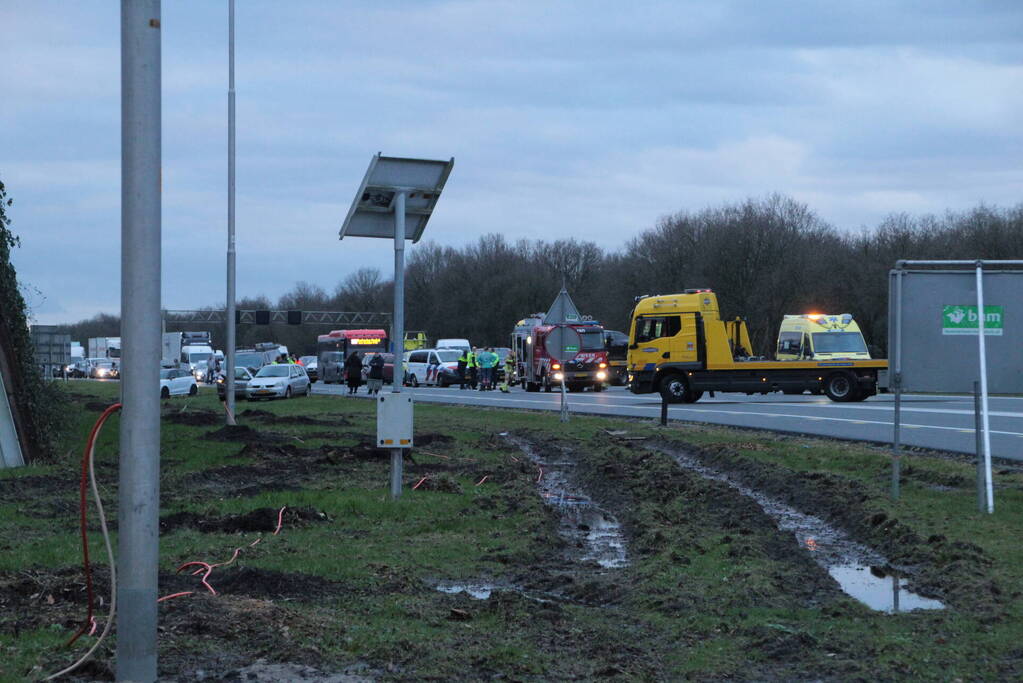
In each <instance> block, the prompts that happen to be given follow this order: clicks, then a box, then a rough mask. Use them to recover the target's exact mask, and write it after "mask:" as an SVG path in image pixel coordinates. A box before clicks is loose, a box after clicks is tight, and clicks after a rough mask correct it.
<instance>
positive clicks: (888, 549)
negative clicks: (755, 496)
mask: <svg viewBox="0 0 1023 683" xmlns="http://www.w3.org/2000/svg"><path fill="white" fill-rule="evenodd" d="M666 445H668V446H670V447H676V448H677V447H678V444H666ZM687 452H688V453H689V454H690V455H692V456H693V457H695V458H697V459H698V460H699V461H700V462H702V463H704V464H705V465H707V466H709V467H712V468H714V469H716V470H719V471H721V472H724V473H726V474H728V475H729V476H732V477H735V478H736V479H737V480H739V481H741V482H742V483H743V484H744V485H746V486H748V487H750V488H753V489H756V490H759V491H763V492H764V493H766V494H768V495H770V496H772V497H774V498H777V499H779V500H781V501H782V502H784V503H786V504H788V505H791V506H792V507H795V508H797V509H800V510H804V511H807V512H810V513H811V514H815V515H817V516H818V517H821V518H823V519H825V520H826V521H827V522H829V523H831V524H832V525H834V526H836V527H838V528H840V529H842V530H843V531H845V532H846V533H848V534H850V535H851V536H852V537H853V538H854V539H856V540H858V541H860V542H861V543H864V544H865V545H868V546H870V547H872V548H875V549H876V550H878V551H879V552H880V553H882V554H883V555H885V556H886V557H887V558H888V559H889V560H890V561H891V562H892V564H893V565H896V566H897V567H899V568H901V569H903V570H904V571H905V573H906V574H908V576H909V577H910V582H909V586H910V587H911V588H913V589H915V590H918V591H919V592H921V593H923V594H926V595H930V596H934V597H937V598H939V599H941V600H942V601H943V602H945V603H946V604H949V605H951V606H953V607H954V608H956V609H966V610H970V611H975V612H980V613H985V614H988V615H990V616H992V617H995V616H996V615H998V614H999V613H1001V612H1002V611H1003V609H1004V607H1005V605H1006V603H1007V601H1008V600H1010V599H1012V596H1011V595H1010V594H1009V592H1008V591H1006V590H1005V589H1004V588H1003V587H1001V586H999V585H997V583H996V582H995V581H994V580H992V579H991V578H990V577H989V576H987V572H986V571H985V570H986V569H987V568H988V567H990V566H991V564H992V560H991V558H990V557H988V556H987V555H986V554H985V553H984V551H983V550H982V549H981V548H979V547H978V546H976V545H973V544H972V543H969V542H966V541H952V542H949V541H948V540H947V539H946V538H945V537H944V536H930V537H928V538H921V537H920V536H918V535H917V534H916V533H915V532H914V531H913V529H912V528H911V527H910V526H909V525H907V524H904V523H903V522H901V521H900V520H899V519H898V518H893V517H889V516H888V514H887V513H885V512H884V511H882V510H880V509H878V508H876V507H874V506H872V505H871V504H870V503H869V501H870V500H871V496H870V495H869V493H868V492H867V490H866V488H865V487H864V486H863V485H862V484H860V483H859V482H856V481H853V480H850V479H848V478H846V477H841V476H839V475H834V474H827V473H821V472H810V473H804V472H796V471H793V470H791V469H788V468H785V467H783V466H780V465H775V464H771V463H764V462H759V461H754V460H751V459H749V458H746V457H744V456H743V455H742V454H741V452H739V451H737V450H735V449H733V448H731V447H727V446H716V447H711V448H702V449H700V448H691V447H690V448H687ZM928 478H929V479H931V480H936V479H937V478H936V477H928ZM941 481H942V482H946V483H948V484H949V485H951V484H952V483H953V482H955V478H952V477H949V478H942V479H941Z"/></svg>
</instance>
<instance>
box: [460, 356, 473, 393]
mask: <svg viewBox="0 0 1023 683" xmlns="http://www.w3.org/2000/svg"><path fill="white" fill-rule="evenodd" d="M471 354H472V351H470V350H469V349H465V350H464V351H462V355H461V356H459V357H458V388H459V389H465V373H466V370H467V369H468V367H469V356H470V355H471Z"/></svg>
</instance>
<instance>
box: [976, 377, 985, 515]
mask: <svg viewBox="0 0 1023 683" xmlns="http://www.w3.org/2000/svg"><path fill="white" fill-rule="evenodd" d="M973 434H974V436H975V437H976V443H977V511H978V512H984V503H985V502H986V501H985V500H984V499H985V494H984V437H983V434H984V429H983V428H982V426H981V422H980V382H974V383H973Z"/></svg>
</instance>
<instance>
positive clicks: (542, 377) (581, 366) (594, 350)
mask: <svg viewBox="0 0 1023 683" xmlns="http://www.w3.org/2000/svg"><path fill="white" fill-rule="evenodd" d="M543 321H544V314H543V313H534V314H533V315H531V316H529V317H528V318H524V319H522V320H520V321H519V322H518V323H517V324H516V325H515V331H514V332H512V336H511V347H512V351H513V352H514V353H515V365H516V372H517V375H518V379H519V381H520V382H521V384H522V386H523V388H525V390H526V391H540V389H541V388H543V390H544V391H551V390H553V389H554V388H555V387H557V386H560V385H561V380H562V378H564V380H565V388H566V389H568V390H569V391H582V390H583V389H585V388H586V387H592V388H593V390H594V391H603V390H604V382H605V381H606V380H607V378H608V363H607V351H606V350H605V347H604V327H603V326H602V325H601V324H600V323H598V322H596V321H595V320H584V321H580V322H578V323H573V324H570V325H569V327H571V328H572V329H574V330H575V331H576V332H578V333H579V339H580V344H579V351H578V352H576V354H575V357H574V358H572V359H571V360H567V361H565V362H564V363H559V362H558V361H557V360H555V359H553V358H551V357H550V356H549V355H548V354H547V349H546V347H545V346H544V344H545V342H546V341H547V337H548V335H550V333H551V331H552V330H554V329H555V328H556V327H557V325H544V323H543Z"/></svg>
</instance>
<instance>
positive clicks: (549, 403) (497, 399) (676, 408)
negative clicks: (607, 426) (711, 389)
mask: <svg viewBox="0 0 1023 683" xmlns="http://www.w3.org/2000/svg"><path fill="white" fill-rule="evenodd" d="M429 396H430V398H434V399H441V398H444V396H443V395H438V394H435V393H431V394H430V395H429ZM424 398H426V395H424ZM447 398H449V399H451V400H449V401H442V400H436V402H438V403H447V402H451V401H453V400H456V399H457V397H452V396H447ZM472 398H473V400H474V401H490V402H493V403H497V404H505V403H527V404H531V405H542V406H545V407H550V408H553V407H555V406H556V405H557V404H559V403H560V401H559V400H556V398H557V397H556V396H554V395H552V397H551V399H550V400H547V399H517V398H507V397H501V396H474V397H472ZM469 405H471V404H469ZM758 405H759V404H758ZM790 405H791V404H790ZM575 407H577V408H580V409H595V408H607V409H611V408H623V409H626V410H641V411H645V412H650V413H659V412H660V407H659V406H635V405H621V404H615V403H597V402H592V401H591V402H585V403H576V404H575ZM668 409H669V412H671V413H679V412H693V413H703V414H714V413H718V414H725V415H749V416H754V417H782V418H791V419H795V420H807V419H812V420H816V421H827V422H847V423H850V424H874V425H885V426H888V427H891V426H893V423H892V422H889V421H883V420H857V419H852V418H844V417H826V416H819V415H794V414H790V413H775V412H764V411H752V410H722V409H720V408H710V407H709V406H708V407H707V408H687V407H684V406H680V405H677V404H675V405H671V406H669V407H668ZM587 412H590V410H587ZM964 412H966V414H969V415H972V414H973V412H972V411H968V412H967V411H964ZM902 426H903V427H908V428H910V429H935V430H939V431H953V432H960V431H964V430H963V429H962V428H960V427H945V426H942V425H923V424H912V423H906V422H903V423H902ZM966 431H967V432H968V433H972V432H973V430H966ZM990 433H991V434H1003V435H1007V436H1023V432H1010V431H1000V430H995V429H992V430H991V432H990Z"/></svg>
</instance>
